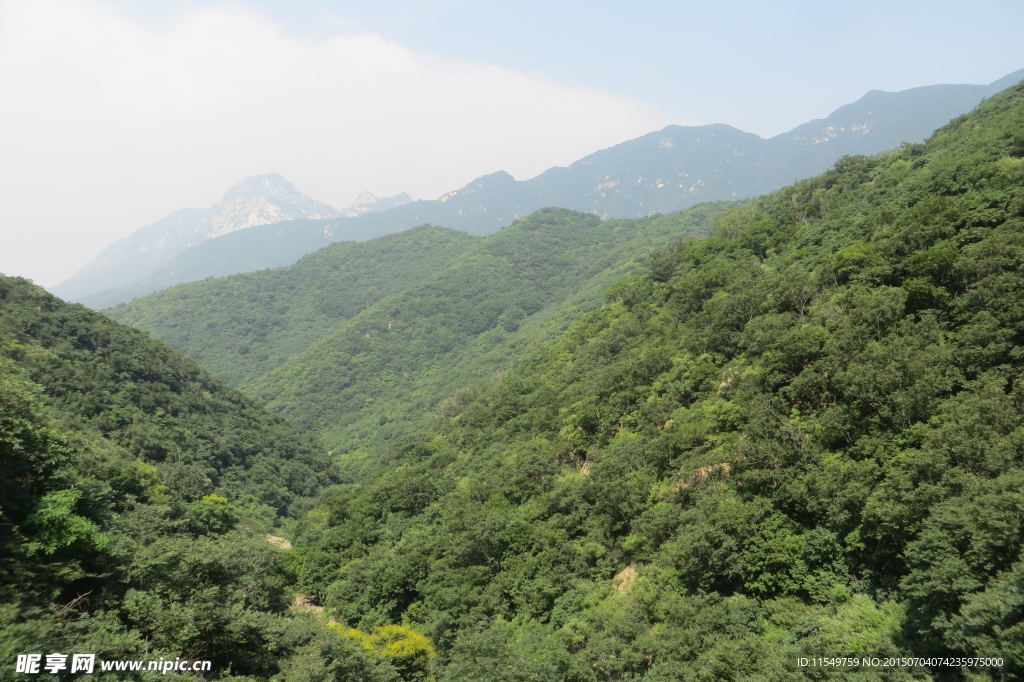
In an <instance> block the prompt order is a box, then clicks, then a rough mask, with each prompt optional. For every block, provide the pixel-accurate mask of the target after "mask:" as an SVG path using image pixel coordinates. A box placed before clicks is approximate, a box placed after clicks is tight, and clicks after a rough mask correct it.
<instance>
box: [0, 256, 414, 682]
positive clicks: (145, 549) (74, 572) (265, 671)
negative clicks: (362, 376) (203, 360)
mask: <svg viewBox="0 0 1024 682" xmlns="http://www.w3.org/2000/svg"><path fill="white" fill-rule="evenodd" d="M0 470H2V471H3V477H2V478H0V658H2V659H3V660H4V661H5V665H9V666H11V668H8V671H11V670H12V669H13V666H14V662H15V659H16V657H17V656H19V655H21V656H24V655H26V654H28V655H31V654H33V653H37V654H38V653H40V652H43V653H41V654H40V658H41V659H42V662H41V664H40V666H39V667H40V672H42V670H41V669H42V667H43V665H45V664H46V663H48V660H47V654H49V653H52V652H76V653H89V654H94V655H95V656H96V660H95V662H94V665H95V670H94V671H93V672H94V674H96V675H97V677H102V678H104V679H106V678H108V677H110V676H111V675H112V674H108V673H105V672H103V670H104V668H103V667H102V666H103V665H104V664H105V663H106V662H108V661H111V660H140V659H141V660H145V659H149V660H160V659H161V658H162V659H164V660H167V661H171V662H174V661H176V660H178V661H186V662H191V661H197V660H205V661H209V663H210V664H211V666H212V669H208V670H209V672H205V673H204V674H203V677H204V678H205V679H225V678H228V679H235V680H237V679H239V677H238V676H243V677H246V678H247V679H269V678H270V677H272V676H274V675H278V674H281V675H283V676H284V677H285V678H287V679H296V677H294V673H295V671H299V670H304V671H314V672H315V671H323V672H324V674H325V675H326V674H327V673H326V671H327V670H338V671H339V672H338V674H339V676H341V678H342V679H345V678H346V677H345V676H346V675H347V678H348V679H370V680H394V679H395V677H396V673H395V671H394V669H393V668H392V667H391V666H390V665H389V664H387V663H386V662H384V661H382V660H378V659H377V658H375V657H374V655H372V654H370V653H368V652H367V651H365V650H364V649H363V648H362V647H360V646H359V645H358V644H357V643H355V642H354V641H353V640H351V639H346V638H340V637H338V636H337V635H336V634H334V633H331V632H329V631H327V630H326V629H325V628H324V627H323V625H322V624H318V623H316V622H314V621H312V620H310V619H308V618H304V617H301V616H299V615H297V614H290V613H289V611H288V609H287V605H288V601H289V596H288V594H287V592H286V591H285V587H286V586H287V585H288V583H289V581H290V579H291V575H290V573H289V570H288V568H287V566H286V563H285V561H286V557H285V556H284V555H283V554H282V553H281V551H280V550H278V549H275V548H273V547H271V546H270V545H269V544H268V543H267V542H266V540H265V533H266V531H267V530H269V528H270V527H271V525H272V524H273V523H275V522H276V521H277V520H279V518H280V517H279V516H278V515H279V514H281V513H284V514H287V513H295V512H296V511H301V510H302V509H305V508H308V506H309V505H310V497H311V496H312V495H314V494H316V493H317V492H319V489H320V488H321V487H323V486H324V485H325V484H328V483H330V482H332V481H333V480H334V479H333V477H332V476H331V475H330V474H329V467H328V462H327V458H326V457H325V456H324V455H323V453H322V451H320V450H319V449H318V448H316V446H315V445H314V444H313V443H312V442H311V441H310V439H309V438H308V437H307V436H306V435H304V434H302V433H300V432H299V431H297V430H296V429H295V428H294V427H291V426H289V425H287V424H285V423H283V422H281V421H280V420H277V419H275V418H274V417H271V416H270V415H268V414H267V413H265V412H263V411H262V410H260V409H258V408H257V407H255V406H254V405H253V404H252V403H251V402H250V401H248V400H246V399H245V398H243V397H242V396H241V395H239V394H238V393H237V392H235V391H233V390H231V389H228V388H226V387H225V386H223V385H221V384H219V383H218V382H216V381H215V380H213V379H212V378H210V377H209V376H208V375H207V374H205V373H204V372H202V371H201V370H199V369H198V367H197V366H196V365H195V363H193V362H192V361H190V360H188V359H187V358H184V357H183V356H181V355H180V354H178V353H176V352H174V351H172V350H171V349H169V348H167V347H166V346H164V345H163V344H160V343H158V342H156V341H153V340H152V339H150V338H149V337H147V336H146V335H144V334H142V333H141V332H138V331H136V330H133V329H129V328H127V327H124V326H121V325H118V324H116V323H114V322H112V321H110V320H109V319H107V318H104V317H103V316H101V315H99V314H97V313H94V312H92V311H89V310H87V309H85V308H83V307H81V306H78V305H70V304H66V303H64V302H62V301H59V300H58V299H55V298H54V297H53V296H51V295H49V294H47V293H46V292H44V291H42V290H41V289H39V288H37V287H35V286H32V285H31V284H30V283H29V282H27V281H25V280H20V279H13V278H8V277H2V276H0ZM57 657H58V658H59V655H57ZM70 658H71V657H70V656H67V657H65V658H64V659H63V662H64V663H65V671H67V670H68V668H69V666H70V664H71V660H70ZM289 671H291V672H289ZM9 674H10V673H9ZM5 676H7V675H5ZM116 676H117V678H118V679H139V680H143V679H147V680H148V679H156V678H157V677H159V678H160V679H170V680H180V681H182V682H184V681H185V680H193V679H196V678H195V676H192V675H186V674H184V673H179V672H170V673H168V672H167V671H166V670H165V671H164V674H157V673H138V674H134V673H124V674H117V675H116ZM9 679H11V678H9Z"/></svg>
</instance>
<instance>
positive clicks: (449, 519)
mask: <svg viewBox="0 0 1024 682" xmlns="http://www.w3.org/2000/svg"><path fill="white" fill-rule="evenodd" d="M1022 131H1024V86H1021V85H1018V86H1015V87H1013V88H1011V89H1010V90H1009V91H1007V92H1004V93H1002V94H1000V95H997V96H994V97H992V98H990V99H989V100H987V101H986V102H984V103H983V104H982V105H981V106H980V107H979V108H978V109H977V111H975V112H974V113H972V114H971V115H969V116H965V117H962V118H959V119H957V120H955V121H953V122H952V123H951V124H949V125H948V126H946V127H944V128H943V129H941V130H940V131H938V132H937V133H936V134H935V135H934V136H933V137H932V138H931V139H930V140H929V141H928V142H927V143H925V144H923V145H910V146H906V147H904V148H902V149H900V150H898V151H895V152H891V153H888V154H885V155H882V156H879V157H875V158H865V157H850V158H847V159H844V160H843V161H842V162H841V163H839V164H838V165H837V167H836V168H835V169H833V170H831V171H829V172H827V173H826V174H824V175H822V176H819V177H816V178H814V179H811V180H807V181H803V182H800V183H797V184H796V185H794V186H792V187H788V188H786V189H784V190H781V191H779V192H776V193H775V194H772V195H769V196H767V197H764V198H762V199H759V200H757V201H755V202H751V203H749V204H747V205H744V206H741V207H738V208H736V209H733V210H731V211H729V212H727V213H725V214H723V215H721V216H719V218H718V219H717V221H716V229H715V232H714V234H713V236H712V237H711V238H709V239H706V240H700V241H693V242H684V243H682V244H680V245H679V246H676V247H673V248H670V249H668V250H666V251H665V252H663V253H662V254H660V255H659V256H658V257H656V258H655V259H653V261H652V262H651V263H650V266H649V268H648V271H647V273H646V274H645V275H643V276H638V277H633V278H631V279H627V280H625V281H623V282H621V283H620V284H619V285H617V286H616V287H615V288H614V289H613V290H612V291H611V292H610V294H609V300H608V303H607V304H606V305H605V306H604V307H603V308H602V309H601V310H599V311H597V312H596V313H594V314H592V315H590V316H588V317H586V318H585V319H583V320H581V321H580V322H578V323H577V324H575V325H573V327H572V328H571V329H570V330H569V332H568V333H567V334H565V335H564V336H563V337H562V338H560V339H559V340H558V341H557V342H556V343H554V344H552V345H550V346H548V347H546V348H543V349H540V350H537V351H535V352H533V353H531V354H530V355H529V356H528V357H526V358H525V359H523V360H521V361H520V362H518V363H517V365H516V367H515V368H514V369H513V370H512V371H511V372H509V373H508V374H507V375H506V376H505V377H503V378H502V379H501V380H500V381H496V382H492V384H491V386H489V387H485V388H479V389H477V390H476V391H474V392H469V393H464V394H463V395H462V396H461V397H459V398H457V399H455V400H454V401H453V402H452V404H451V405H450V406H449V409H448V410H447V411H446V413H445V414H446V415H447V417H448V419H447V421H446V423H444V424H443V425H441V426H439V427H438V428H437V429H436V430H434V431H433V432H432V433H429V434H427V435H425V436H423V437H422V438H420V439H417V440H415V441H407V442H406V443H405V444H404V446H403V447H396V448H394V449H393V450H392V452H391V453H390V457H389V458H388V459H387V461H384V462H381V463H380V469H378V470H377V471H376V472H375V473H374V475H372V476H368V477H367V478H366V479H365V480H364V481H363V482H361V483H357V484H353V485H347V486H343V487H340V488H339V489H337V490H335V491H333V492H332V494H331V495H330V496H328V497H327V498H325V502H324V505H323V508H322V509H321V510H318V511H317V512H316V513H315V514H313V515H310V517H309V518H308V519H306V521H305V522H304V527H305V531H304V533H303V534H301V536H300V544H301V546H302V556H303V564H302V569H301V576H302V579H303V581H304V583H305V586H306V589H307V590H308V591H309V592H310V593H311V594H313V595H314V596H315V597H316V598H318V599H321V600H323V603H324V604H326V605H327V606H328V607H329V608H331V609H332V610H333V613H334V614H335V616H336V617H338V618H339V619H343V620H345V621H347V622H350V623H359V624H362V625H364V626H365V625H369V624H373V623H377V622H382V621H384V622H394V621H397V620H403V621H406V622H409V623H410V624H411V625H412V626H413V627H416V628H417V629H420V630H422V631H423V632H425V633H427V634H428V635H430V636H431V637H433V638H434V641H435V644H436V645H437V646H438V650H439V653H438V660H439V662H440V665H439V670H438V672H439V676H440V678H441V679H446V680H448V679H450V680H459V679H479V680H504V679H563V680H574V681H575V680H609V679H634V680H668V679H673V680H675V679H724V678H732V679H759V678H762V677H763V678H772V679H776V678H778V679H789V678H812V679H820V678H822V676H823V675H824V674H825V671H823V670H822V669H821V668H820V667H818V665H817V664H816V663H814V664H809V665H808V666H805V667H801V666H800V664H799V663H798V659H799V657H809V658H811V659H812V660H813V657H821V656H827V657H830V658H833V657H838V658H842V657H853V658H856V660H858V661H860V660H862V657H864V656H869V657H871V656H877V657H879V658H881V659H885V657H889V656H895V657H901V656H924V657H929V658H926V660H923V661H922V660H917V661H909V662H897V663H896V664H894V665H891V666H889V667H886V668H877V669H870V670H864V671H861V672H862V674H863V675H864V676H866V677H868V678H869V679H872V678H874V679H927V678H930V677H932V676H935V677H941V678H943V679H946V678H950V677H966V678H971V677H972V676H978V678H979V679H981V678H985V677H988V678H1002V679H1016V678H1019V677H1020V676H1021V674H1022V673H1024V649H1022V647H1021V641H1022V640H1021V636H1020V635H1021V632H1022V628H1024V620H1022V618H1024V616H1022V614H1024V597H1022V589H1021V587H1022V576H1024V495H1022V494H1021V486H1022V483H1024V409H1022V408H1024V392H1022V388H1021V387H1022V382H1021V374H1022V372H1024V353H1022V352H1021V348H1022V344H1024V279H1022V278H1021V275H1020V273H1021V272H1022V271H1024V134H1022ZM379 333H380V335H381V336H383V333H382V332H379ZM965 656H968V657H969V656H981V657H993V658H995V659H998V662H985V663H978V664H977V667H975V668H974V669H968V668H966V667H964V666H966V665H968V663H966V662H963V661H962V659H960V658H959V657H965ZM930 657H951V660H950V659H947V658H930ZM872 676H874V677H872Z"/></svg>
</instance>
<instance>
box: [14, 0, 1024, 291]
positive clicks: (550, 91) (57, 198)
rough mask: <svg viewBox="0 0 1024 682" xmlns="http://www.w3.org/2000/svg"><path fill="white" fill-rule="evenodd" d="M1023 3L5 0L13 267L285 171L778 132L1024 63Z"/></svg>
mask: <svg viewBox="0 0 1024 682" xmlns="http://www.w3.org/2000/svg"><path fill="white" fill-rule="evenodd" d="M1022 28H1024V3H1022V2H1019V0H1004V1H996V0H992V1H988V2H986V1H984V0H977V1H975V2H973V3H970V4H969V3H965V2H962V1H957V2H947V1H945V0H932V1H930V2H915V1H912V0H910V1H903V2H892V1H891V0H887V1H885V2H876V1H875V0H861V2H858V3H822V2H795V1H787V0H775V1H774V2H771V3H766V2H759V1H758V2H754V1H751V2H738V1H737V2H701V3H696V2H686V1H680V0H676V1H674V2H653V1H649V2H635V3H624V2H621V0H619V1H618V2H606V1H604V0H589V1H587V2H583V1H576V0H547V1H545V2H537V1H534V0H519V1H518V2H514V3H513V2H494V1H493V0H489V1H488V0H478V1H470V0H404V1H399V0H395V1H387V0H376V1H373V2H346V1H339V0H335V1H328V0H308V1H302V0H292V1H291V2H280V1H276V0H275V1H271V0H248V1H236V2H222V1H219V0H180V1H178V2H171V1H168V0H79V1H71V0H0V272H2V273H4V274H11V275H20V276H24V277H28V278H30V279H33V280H34V281H36V282H37V283H39V284H41V285H44V286H52V285H54V284H56V283H58V282H60V281H62V280H63V279H65V278H67V277H69V276H70V275H71V274H73V273H74V272H75V271H76V270H78V268H80V267H81V266H82V265H84V264H85V263H86V262H87V261H88V260H90V259H91V258H92V257H93V256H94V255H96V253H98V252H99V251H100V250H101V249H102V248H104V247H105V246H107V245H108V244H110V243H112V242H113V241H115V240H116V239H119V238H121V237H124V236H127V235H128V234H130V233H131V232H133V231H135V230H136V229H138V228H140V227H142V226H143V225H146V224H149V223H152V222H155V221H156V220H159V219H160V218H162V217H164V216H165V215H167V214H168V213H171V212H172V211H174V210H177V209H179V208H185V207H202V206H209V205H211V204H213V203H215V202H216V201H217V200H218V199H219V197H220V196H221V195H222V194H223V193H224V192H225V191H226V190H227V189H228V188H229V187H231V186H232V185H233V184H235V183H236V182H237V181H239V180H241V179H242V178H245V177H248V176H251V175H256V174H260V173H268V172H277V173H280V174H282V175H284V176H285V177H286V178H288V179H289V180H290V181H292V183H294V184H295V185H296V186H297V187H298V188H299V189H300V190H302V191H303V192H305V193H307V194H309V195H311V196H312V197H314V198H316V199H319V200H321V201H326V202H327V203H330V204H332V205H334V206H338V207H344V206H347V205H348V204H350V203H351V202H352V200H353V199H354V198H355V197H356V195H357V194H358V193H359V192H361V191H363V190H370V191H372V192H374V193H376V194H377V195H379V196H387V195H392V194H397V193H399V192H409V193H410V194H412V195H413V196H414V197H415V198H424V199H430V198H435V197H437V196H439V195H441V194H442V193H444V192H446V191H449V190H452V189H457V188H459V187H461V186H463V185H465V184H466V183H468V182H469V181H471V180H472V179H474V178H476V177H479V176H481V175H485V174H487V173H490V172H494V171H497V170H505V171H508V172H510V173H511V174H512V175H514V176H515V177H516V178H518V179H525V178H529V177H533V176H534V175H537V174H538V173H540V172H542V171H543V170H545V169H547V168H549V167H551V166H555V165H567V164H569V163H571V162H573V161H574V160H576V159H578V158H580V157H582V156H585V155H587V154H589V153H591V152H593V151H596V150H598V149H602V148H606V147H609V146H611V145H614V144H617V143H619V142H622V141H625V140H628V139H631V138H634V137H637V136H639V135H642V134H644V133H646V132H650V131H652V130H657V129H659V128H662V127H664V126H666V125H669V124H680V125H701V124H707V123H727V124H730V125H733V126H736V127H738V128H741V129H743V130H747V131H749V132H753V133H756V134H758V135H761V136H763V137H769V136H772V135H775V134H778V133H781V132H784V131H786V130H789V129H791V128H793V127H795V126H797V125H799V124H800V123H802V122H804V121H807V120H810V119H814V118H822V117H824V116H826V115H828V114H829V113H830V112H831V111H833V110H835V109H836V108H838V107H840V106H842V105H843V104H847V103H849V102H852V101H854V100H856V99H857V98H859V97H860V96H861V95H863V94H864V93H865V92H867V91H868V90H871V89H881V90H902V89H906V88H910V87H916V86H920V85H930V84H934V83H978V84H980V83H989V82H991V81H994V80H996V79H997V78H1000V77H1002V76H1004V75H1006V74H1008V73H1010V72H1012V71H1015V70H1017V69H1020V68H1022V67H1024V41H1021V40H1020V35H1019V34H1020V31H1021V29H1022Z"/></svg>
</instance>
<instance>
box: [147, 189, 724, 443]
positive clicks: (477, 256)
mask: <svg viewBox="0 0 1024 682" xmlns="http://www.w3.org/2000/svg"><path fill="white" fill-rule="evenodd" d="M720 208H721V207H716V206H706V207H703V208H702V209H699V210H693V211H691V212H690V213H687V214H681V215H673V216H670V217H665V218H659V219H646V220H634V221H602V220H600V219H599V218H597V217H596V216H590V215H586V214H580V213H573V212H569V211H564V210H560V209H546V210H543V211H538V212H537V213H535V214H533V215H531V216H529V217H527V218H525V219H523V220H521V221H519V222H517V223H515V224H514V225H512V226H510V227H508V228H505V229H504V230H501V231H500V232H498V233H496V234H494V235H491V236H489V237H486V238H483V239H479V238H477V239H476V240H474V243H472V244H470V246H469V248H463V250H462V252H461V253H460V254H458V257H457V258H454V259H452V261H451V262H449V263H447V264H446V266H445V267H443V268H439V269H437V271H435V272H433V273H430V275H429V276H428V277H424V278H422V281H419V282H416V283H415V284H413V285H411V286H409V287H407V288H405V289H404V290H403V291H401V292H399V293H396V294H394V295H391V296H388V297H386V298H382V299H380V300H379V301H377V302H375V303H373V304H372V305H369V306H367V307H366V308H364V309H363V310H362V311H360V312H359V313H358V314H356V315H354V316H353V317H351V319H349V320H347V321H343V322H341V323H340V324H339V325H338V327H337V329H335V330H332V331H331V333H330V334H325V335H323V336H322V337H321V338H319V339H317V340H316V341H315V342H313V343H311V344H309V345H308V347H306V348H305V349H304V350H302V351H301V352H298V353H296V354H294V355H292V356H291V357H289V358H288V359H287V361H286V362H284V363H283V364H281V365H280V366H279V367H277V368H275V369H273V370H272V371H270V372H268V373H267V374H265V375H263V376H259V377H256V378H254V379H252V380H250V381H248V382H246V383H244V384H242V388H243V390H245V391H246V392H247V393H249V394H250V395H253V396H255V397H257V398H258V399H259V400H261V401H262V402H264V403H265V404H267V405H268V407H269V408H270V409H271V410H274V411H277V412H279V413H281V414H282V415H286V416H287V417H288V418H289V419H293V420H294V421H295V423H296V424H299V425H300V426H303V427H306V428H309V429H311V430H314V431H317V432H320V433H321V434H322V435H323V436H324V439H325V443H326V444H327V445H328V447H331V448H333V449H344V450H348V449H353V448H357V447H366V446H368V445H369V444H372V443H375V442H379V441H382V440H386V439H390V438H393V437H394V436H397V435H401V434H404V433H409V432H411V431H413V430H415V429H417V428H420V427H424V426H426V425H428V424H429V422H430V419H431V417H432V413H433V409H434V406H435V405H436V403H437V402H438V401H440V400H441V399H442V398H444V397H445V396H447V395H448V394H450V393H451V392H452V391H454V390H456V389H457V388H459V387H460V386H463V385H466V384H468V383H472V382H473V381H475V380H478V379H480V378H482V377H486V376H490V375H491V374H493V373H494V372H495V371H498V370H500V369H502V368H504V367H506V366H507V365H508V362H509V360H510V359H511V358H512V357H514V356H515V354H516V353H517V352H519V351H521V350H522V349H523V348H524V347H526V346H528V345H529V344H531V343H532V342H534V341H535V340H537V339H538V338H543V337H545V336H548V335H550V334H553V333H555V332H556V331H557V330H558V329H560V328H561V327H562V326H564V324H565V323H566V322H567V321H568V320H569V319H571V316H572V315H573V314H574V313H575V312H578V310H579V309H581V308H582V309H592V308H593V307H594V306H595V305H597V304H599V302H600V297H599V293H598V292H600V291H601V290H602V289H603V287H604V286H605V285H606V284H607V283H608V282H609V281H610V280H611V278H613V277H618V276H621V273H622V272H623V271H628V269H629V267H630V266H631V265H632V264H634V263H635V261H636V258H637V256H638V255H642V254H644V253H646V251H647V250H648V249H649V248H650V247H651V246H652V245H658V244H667V243H670V242H672V241H675V240H678V239H680V238H682V237H684V236H686V235H699V234H703V233H705V232H706V231H707V229H708V225H709V222H710V216H711V215H713V214H714V213H715V211H716V210H720ZM434 230H437V228H434ZM413 234H415V231H414V233H413ZM394 241H398V240H397V236H396V239H395V240H394ZM383 243H386V242H383ZM369 245H370V244H369V243H368V244H367V245H366V246H369ZM321 253H323V252H321ZM316 255H317V256H318V257H319V256H320V253H318V254H316ZM329 255H330V254H329V253H327V254H325V257H326V256H329ZM383 269H384V271H385V272H391V271H392V267H391V266H390V265H388V266H383ZM282 272H287V271H282ZM257 275H259V276H257ZM257 275H253V277H255V278H256V279H257V280H259V281H261V283H262V284H268V285H269V284H271V279H272V278H271V273H257ZM251 281H256V280H249V281H248V282H251ZM248 282H247V281H243V280H239V279H238V278H232V279H229V280H225V283H227V284H228V285H229V286H232V287H235V286H240V287H241V286H245V287H251V284H248ZM249 290H250V291H251V288H250V289H249ZM243 291H244V289H243ZM167 293H168V294H172V293H174V290H172V291H170V292H167ZM175 300H177V301H179V302H182V303H184V302H183V301H181V299H180V298H177V297H176V299H175ZM207 300H208V301H209V303H207V304H206V305H211V304H213V300H212V299H207ZM151 304H152V306H153V307H152V308H150V307H149V306H150V305H151ZM185 305H187V304H185ZM199 307H200V309H202V307H204V306H199ZM128 310H141V311H148V312H147V314H148V315H149V318H150V319H151V320H154V321H157V320H161V319H166V315H167V314H168V312H169V311H168V308H167V307H166V305H162V304H161V303H160V301H152V302H151V300H150V299H143V300H141V301H138V302H136V303H135V304H132V307H130V308H128ZM186 319H188V320H191V322H192V324H193V325H196V324H198V322H199V318H195V317H194V316H191V315H190V316H189V318H186ZM256 319H257V324H263V323H262V320H265V319H267V315H265V314H264V315H259V316H258V317H257V318H256ZM163 330H168V331H170V330H169V329H168V323H167V322H163V323H161V324H159V325H156V326H154V332H155V333H158V334H161V335H163V334H164V331H163ZM294 337H295V332H294V331H293V330H290V329H287V328H282V329H281V333H280V335H279V336H277V337H276V338H268V339H266V343H265V345H264V346H262V348H263V350H261V351H259V352H258V353H257V354H259V353H266V354H273V355H274V356H276V357H283V355H284V352H285V351H286V350H287V349H286V348H284V347H283V346H284V343H283V342H284V341H286V339H289V338H294ZM307 338H308V337H307ZM225 340H226V339H225ZM289 343H290V342H289ZM295 345H296V344H292V347H294V346H295ZM231 350H232V349H231V348H224V347H221V348H219V349H218V351H217V355H218V358H219V362H222V363H224V364H226V365H228V366H229V367H230V366H232V365H235V366H237V365H241V364H245V363H246V362H247V360H246V357H247V356H245V355H238V354H237V353H232V352H231Z"/></svg>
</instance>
